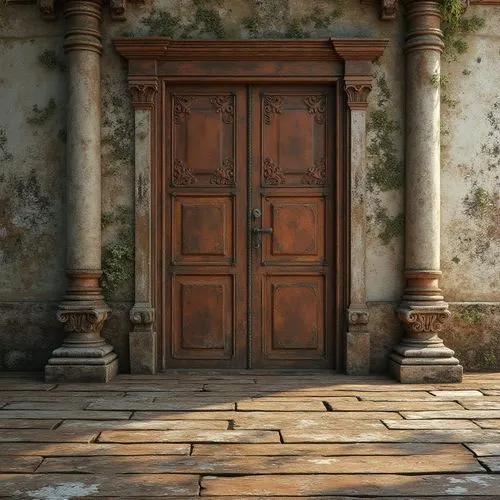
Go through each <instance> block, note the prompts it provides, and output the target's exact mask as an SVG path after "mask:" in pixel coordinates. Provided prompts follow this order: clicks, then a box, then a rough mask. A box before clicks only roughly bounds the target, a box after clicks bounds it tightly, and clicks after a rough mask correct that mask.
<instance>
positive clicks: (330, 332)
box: [162, 85, 337, 368]
mask: <svg viewBox="0 0 500 500" xmlns="http://www.w3.org/2000/svg"><path fill="white" fill-rule="evenodd" d="M334 97H335V93H334V92H333V91H332V88H331V87H329V86H316V85H307V86H306V85H296V86H244V85H241V86H235V85H225V86H213V85H207V86H200V87H195V86H187V85H186V86H178V87H167V90H166V97H165V101H164V102H165V107H164V109H165V114H164V127H163V138H164V141H163V143H164V145H165V147H164V165H165V166H166V168H165V181H166V182H165V195H164V199H166V201H167V203H166V204H165V208H166V214H165V215H166V217H164V220H165V225H164V231H163V233H164V234H163V237H164V238H165V240H164V245H162V246H163V248H164V250H165V251H164V253H165V263H166V266H165V268H166V272H165V274H164V276H165V293H164V297H165V305H164V308H163V311H162V316H163V329H164V339H165V353H164V354H165V364H166V366H167V367H192V368H196V367H211V368H224V367H235V368H261V367H262V368H263V367H265V368H326V367H328V368H330V367H334V360H335V352H334V348H335V335H336V328H335V326H334V325H335V321H334V320H335V315H336V310H335V305H334V304H335V303H336V301H335V300H334V297H333V295H334V293H335V286H334V283H333V274H334V273H333V269H334V255H335V254H334V248H335V241H334V238H335V235H336V234H337V231H336V230H335V216H334V215H335V214H334V213H333V203H332V194H333V192H334V191H333V190H334V184H335V178H336V175H335V173H336V169H337V165H336V161H335V158H336V155H335V152H334V144H335V136H336V129H335V123H336V121H335V109H334V104H335V99H334Z"/></svg>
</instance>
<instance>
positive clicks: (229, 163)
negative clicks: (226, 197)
mask: <svg viewBox="0 0 500 500" xmlns="http://www.w3.org/2000/svg"><path fill="white" fill-rule="evenodd" d="M210 184H217V185H219V186H228V185H234V161H233V159H232V158H226V159H225V160H224V161H223V162H222V167H219V168H218V169H217V170H216V171H215V172H214V174H213V175H212V177H211V178H210Z"/></svg>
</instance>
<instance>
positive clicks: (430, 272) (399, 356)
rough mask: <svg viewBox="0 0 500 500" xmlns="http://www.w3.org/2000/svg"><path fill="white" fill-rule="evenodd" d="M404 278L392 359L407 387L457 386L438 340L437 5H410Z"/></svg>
mask: <svg viewBox="0 0 500 500" xmlns="http://www.w3.org/2000/svg"><path fill="white" fill-rule="evenodd" d="M405 6H406V16H407V26H408V28H407V36H406V46H405V53H406V131H405V135H406V148H405V278H406V287H405V291H404V295H403V298H402V302H401V304H400V307H399V308H398V311H397V312H398V316H399V318H400V320H401V321H402V323H403V325H404V327H405V330H406V336H405V338H404V339H403V341H402V342H401V344H400V345H398V346H397V347H396V348H395V350H394V352H393V354H392V355H391V371H392V373H393V374H394V376H395V377H396V378H397V379H398V380H401V381H402V382H409V383H411V382H429V381H435V382H456V381H460V380H461V377H462V367H461V366H460V365H459V364H458V360H457V359H456V358H454V357H453V355H454V352H453V351H452V350H451V349H448V348H447V347H445V346H444V344H443V342H442V340H441V339H440V338H439V337H438V333H439V331H440V330H441V328H442V325H443V323H444V321H445V320H446V319H447V318H448V317H449V315H450V313H449V311H448V304H446V302H444V297H443V295H442V293H441V290H440V288H439V278H440V276H441V271H440V88H439V78H440V61H441V52H442V50H443V41H442V33H441V30H440V23H441V15H440V10H439V2H438V1H427V0H425V1H423V0H407V2H406V4H405Z"/></svg>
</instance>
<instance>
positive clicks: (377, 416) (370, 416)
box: [0, 411, 402, 422]
mask: <svg viewBox="0 0 500 500" xmlns="http://www.w3.org/2000/svg"><path fill="white" fill-rule="evenodd" d="M0 415H1V411H0ZM283 415H286V413H285V412H265V411H253V412H238V411H232V412H230V411H218V412H217V414H216V415H214V413H211V412H205V411H194V412H183V413H182V412H154V411H136V412H134V414H133V415H132V420H156V419H158V420H178V419H188V420H209V419H213V418H214V416H216V417H217V419H219V418H222V419H224V420H226V419H227V420H234V419H237V418H245V419H247V421H251V420H253V421H255V422H259V421H261V420H263V419H268V418H269V419H274V420H275V421H276V420H277V419H279V418H280V416H283ZM318 415H322V416H323V415H324V416H325V418H331V419H338V420H350V421H353V420H382V419H384V418H387V419H397V418H402V417H401V416H400V415H399V414H398V413H397V412H395V411H393V412H390V411H374V412H370V411H345V412H326V413H324V414H323V413H322V412H321V413H318ZM310 416H311V413H309V412H294V413H293V418H296V419H299V420H300V419H307V418H309V417H310ZM327 416H328V417H327Z"/></svg>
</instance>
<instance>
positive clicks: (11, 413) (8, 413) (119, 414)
mask: <svg viewBox="0 0 500 500" xmlns="http://www.w3.org/2000/svg"><path fill="white" fill-rule="evenodd" d="M131 415H132V412H131V411H90V410H0V419H7V418H9V419H10V418H15V419H19V418H24V419H28V418H32V419H36V420H39V419H56V418H59V419H67V418H71V419H82V420H85V419H89V420H101V419H102V420H106V419H122V418H123V419H129V418H130V417H131Z"/></svg>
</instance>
